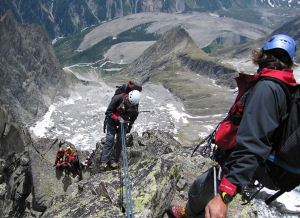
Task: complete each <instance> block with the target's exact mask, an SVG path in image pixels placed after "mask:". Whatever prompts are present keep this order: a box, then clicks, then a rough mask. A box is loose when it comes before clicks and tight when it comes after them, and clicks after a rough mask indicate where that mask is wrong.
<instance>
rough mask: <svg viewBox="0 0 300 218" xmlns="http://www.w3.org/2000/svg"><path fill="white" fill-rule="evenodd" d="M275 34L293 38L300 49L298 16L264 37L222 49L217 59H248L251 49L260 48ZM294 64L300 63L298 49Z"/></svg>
mask: <svg viewBox="0 0 300 218" xmlns="http://www.w3.org/2000/svg"><path fill="white" fill-rule="evenodd" d="M275 34H287V35H289V36H291V37H293V38H294V39H295V40H296V43H297V48H299V47H300V16H298V17H296V18H295V19H293V20H291V21H289V22H287V23H284V24H283V25H282V26H280V27H279V28H277V29H276V30H274V31H273V32H272V33H270V34H268V35H267V36H266V37H263V38H261V39H258V40H254V41H252V42H249V43H245V44H242V45H238V46H234V47H232V48H227V49H223V50H221V51H219V52H218V56H219V58H224V57H226V58H241V57H248V56H249V54H250V52H251V51H252V50H253V49H256V48H259V47H261V46H262V44H263V42H264V41H265V40H266V39H267V38H268V37H270V36H272V35H275ZM296 62H298V63H299V62H300V49H297V56H296Z"/></svg>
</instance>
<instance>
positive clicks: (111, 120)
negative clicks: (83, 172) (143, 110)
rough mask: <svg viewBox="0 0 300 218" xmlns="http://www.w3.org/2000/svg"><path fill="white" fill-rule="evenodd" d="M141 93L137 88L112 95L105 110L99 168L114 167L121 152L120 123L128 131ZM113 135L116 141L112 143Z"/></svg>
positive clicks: (134, 117)
mask: <svg viewBox="0 0 300 218" xmlns="http://www.w3.org/2000/svg"><path fill="white" fill-rule="evenodd" d="M140 96H141V93H140V91H138V90H133V91H130V92H129V93H128V94H126V93H121V94H118V95H114V96H113V97H112V99H111V102H110V104H109V106H108V107H107V110H106V112H105V115H106V119H105V120H106V121H105V122H106V130H107V133H106V140H105V144H104V146H103V149H102V152H101V157H100V170H102V171H103V170H108V169H109V168H111V169H116V168H118V167H119V165H118V160H119V157H120V153H121V149H122V148H121V128H120V125H121V123H122V124H124V126H125V129H126V133H129V132H130V130H131V128H132V125H133V123H134V121H135V120H136V118H137V116H138V105H139V101H140ZM115 135H117V143H116V144H114V139H115Z"/></svg>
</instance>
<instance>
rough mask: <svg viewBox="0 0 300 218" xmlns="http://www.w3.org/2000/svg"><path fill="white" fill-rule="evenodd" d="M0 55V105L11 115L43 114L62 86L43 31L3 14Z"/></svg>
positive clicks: (62, 83) (29, 116)
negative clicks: (8, 110)
mask: <svg viewBox="0 0 300 218" xmlns="http://www.w3.org/2000/svg"><path fill="white" fill-rule="evenodd" d="M0 57H1V58H0V77H1V80H0V93H1V95H0V104H1V105H5V106H6V107H7V108H9V109H10V111H11V112H12V113H13V114H14V115H15V116H14V117H15V118H20V119H25V120H28V119H31V118H34V117H35V116H39V115H41V114H43V113H44V112H45V111H46V110H47V109H48V106H49V105H50V104H51V101H52V99H53V98H54V96H55V95H56V94H57V92H58V91H59V90H60V89H61V88H62V87H64V86H65V78H64V74H63V71H62V69H61V67H60V65H59V63H58V61H57V59H56V57H55V55H54V52H53V48H52V45H51V44H50V42H49V40H48V37H47V34H46V33H45V32H44V31H43V29H42V28H40V27H38V26H35V27H34V26H29V25H19V24H17V22H16V21H15V20H14V18H13V15H12V14H11V13H6V14H5V15H4V16H3V17H1V19H0Z"/></svg>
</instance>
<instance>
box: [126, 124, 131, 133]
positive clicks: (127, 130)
mask: <svg viewBox="0 0 300 218" xmlns="http://www.w3.org/2000/svg"><path fill="white" fill-rule="evenodd" d="M131 129H132V125H130V124H129V125H128V126H127V128H126V133H130V130H131Z"/></svg>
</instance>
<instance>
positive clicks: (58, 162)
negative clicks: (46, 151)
mask: <svg viewBox="0 0 300 218" xmlns="http://www.w3.org/2000/svg"><path fill="white" fill-rule="evenodd" d="M62 145H63V143H61V142H59V144H58V147H59V148H58V151H57V152H56V159H55V163H54V167H55V168H56V169H59V170H63V168H64V157H65V152H66V150H65V149H64V148H63V147H62Z"/></svg>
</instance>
